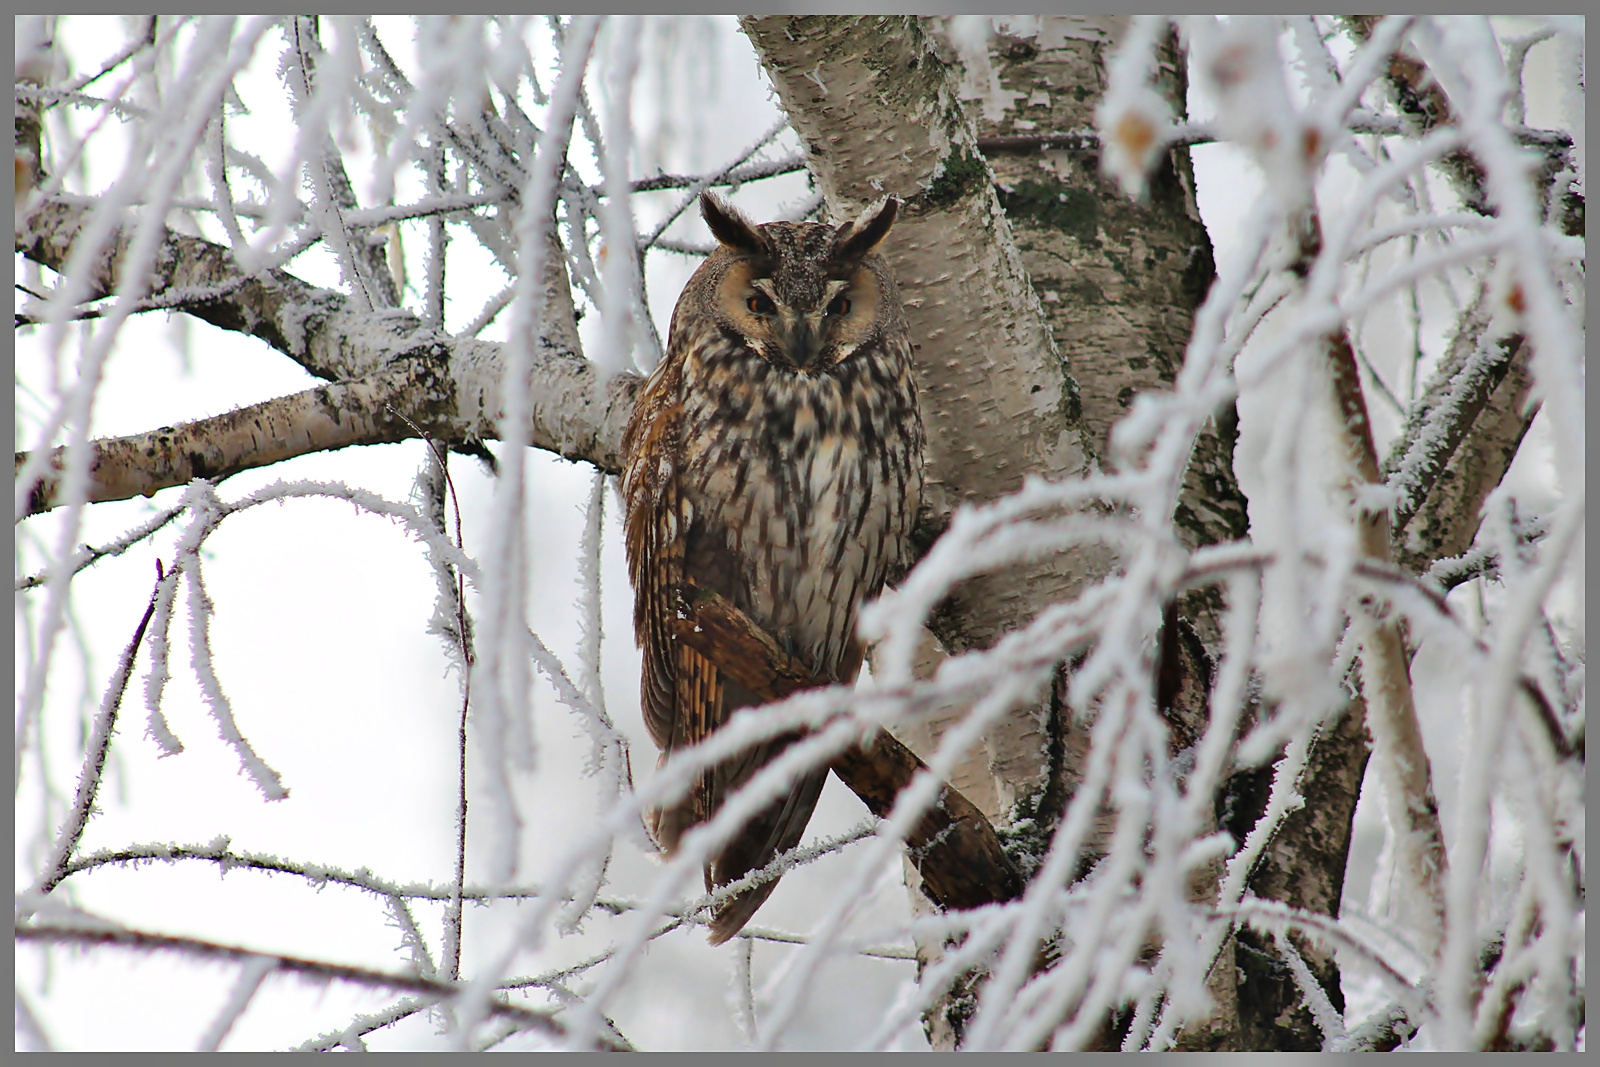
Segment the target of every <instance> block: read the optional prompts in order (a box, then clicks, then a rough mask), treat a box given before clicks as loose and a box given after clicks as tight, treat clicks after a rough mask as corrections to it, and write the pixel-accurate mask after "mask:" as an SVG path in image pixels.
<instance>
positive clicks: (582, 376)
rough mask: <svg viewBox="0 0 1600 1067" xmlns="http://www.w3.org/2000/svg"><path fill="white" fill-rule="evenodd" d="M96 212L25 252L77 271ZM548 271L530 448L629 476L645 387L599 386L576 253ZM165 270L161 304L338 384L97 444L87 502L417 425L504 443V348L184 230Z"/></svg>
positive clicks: (43, 210) (61, 219)
mask: <svg viewBox="0 0 1600 1067" xmlns="http://www.w3.org/2000/svg"><path fill="white" fill-rule="evenodd" d="M89 211H90V209H89V207H87V206H86V205H84V204H78V203H59V202H48V203H45V204H42V205H40V206H39V207H38V208H37V209H36V210H34V211H33V212H32V213H31V214H30V216H29V218H28V219H27V220H26V221H25V224H24V226H23V227H21V228H20V229H19V230H18V232H17V250H18V251H19V252H22V253H23V254H24V255H26V256H27V257H28V258H29V259H32V260H34V261H35V262H38V263H41V264H43V265H44V266H47V267H50V268H51V269H52V270H57V271H59V270H61V269H63V268H65V266H66V264H67V260H68V258H69V257H70V255H71V247H72V244H73V242H74V241H75V240H77V239H78V237H79V236H80V235H81V233H82V231H83V228H84V226H85V224H86V223H87V221H88V218H89ZM131 238H132V233H131V229H129V228H127V227H124V228H122V229H119V230H118V231H116V232H115V233H114V234H113V236H112V238H111V240H109V241H108V242H107V243H106V247H105V248H103V249H102V250H101V251H100V253H99V254H98V255H97V256H95V257H94V259H93V260H92V261H91V263H90V264H89V266H88V268H87V275H88V281H89V286H90V290H91V295H94V296H96V297H99V296H105V295H108V294H110V293H112V292H114V291H115V290H116V288H117V286H118V285H119V284H120V283H121V281H122V265H123V258H124V256H125V255H126V252H127V248H128V245H129V243H130V241H131ZM548 259H549V261H550V264H551V275H550V276H549V277H548V278H547V279H546V281H547V284H546V286H545V294H544V308H543V311H542V313H541V315H540V319H539V322H540V336H539V337H538V338H537V339H536V342H535V344H534V345H533V352H532V359H531V361H530V381H529V385H530V396H531V405H530V407H531V410H530V425H529V428H528V432H529V440H530V442H531V443H532V444H533V446H534V447H536V448H542V449H545V450H547V451H551V452H555V453H557V454H559V455H561V456H564V457H566V458H567V459H572V460H584V461H587V462H590V463H593V464H594V465H595V466H597V467H599V468H600V469H602V470H605V471H608V472H614V471H617V470H619V469H620V468H621V465H622V459H621V448H622V429H623V426H624V425H625V424H626V422H627V419H628V414H629V413H630V412H631V411H632V409H633V398H634V394H635V393H636V392H637V390H638V387H639V384H640V379H639V378H638V377H637V376H635V375H631V374H623V375H618V376H616V377H614V378H612V379H611V380H610V381H609V382H607V383H606V384H605V386H604V388H601V387H599V385H598V382H597V378H596V375H595V371H594V367H593V365H592V364H590V363H589V361H588V360H586V359H584V358H583V356H582V355H581V354H580V352H581V348H580V346H579V342H578V337H577V333H576V319H575V316H574V313H573V309H572V298H571V292H570V289H569V288H568V285H567V280H566V276H565V272H564V270H563V269H562V268H561V264H562V263H563V262H564V257H562V256H551V257H548ZM155 262H156V263H157V264H159V268H158V270H159V276H158V277H154V278H152V279H150V284H149V286H148V288H149V290H150V291H151V292H159V293H163V294H165V295H166V296H167V297H169V298H173V299H174V306H176V307H178V308H180V309H181V310H184V311H186V312H188V313H190V314H193V315H195V316H197V317H198V318H201V319H204V320H205V321H207V322H210V323H212V324H213V325H215V326H218V327H220V328H222V329H226V330H232V331H235V332H240V333H247V334H250V335H252V336H255V337H259V338H260V339H261V340H263V341H265V342H266V343H267V344H269V345H271V346H272V347H273V348H275V349H277V350H278V351H280V352H283V353H284V354H285V355H288V356H289V357H290V358H291V359H294V360H295V361H296V362H297V363H299V364H300V365H301V366H302V367H303V368H305V369H306V370H307V371H308V372H310V373H311V374H313V375H316V376H317V377H322V378H327V379H330V380H331V381H332V382H333V384H330V385H327V386H322V387H319V388H316V389H311V390H307V391H305V392H303V393H298V394H294V395H292V396H287V397H278V398H275V399H273V400H268V401H264V402H262V403H260V404H255V405H251V406H249V407H246V408H242V409H240V410H238V411H234V412H230V413H228V414H226V415H220V416H216V417H214V418H208V419H201V420H197V421H195V422H192V423H188V424H185V425H181V426H176V427H161V428H158V429H155V430H152V431H150V432H148V433H143V434H137V435H133V436H131V437H124V438H113V439H105V440H99V441H95V442H93V443H92V448H93V455H92V456H91V459H90V471H91V478H92V482H91V485H90V490H89V496H88V499H89V500H91V501H99V500H120V499H126V498H128V497H132V496H138V495H141V494H143V495H148V494H150V493H153V492H155V491H157V490H158V489H163V488H166V487H169V486H173V485H182V484H184V483H186V482H188V481H189V480H191V479H193V478H221V477H226V476H227V475H229V474H233V473H237V472H238V471H241V470H247V469H250V468H254V467H261V466H265V465H267V464H271V463H278V462H281V461H283V460H285V459H289V458H292V457H294V456H298V455H304V454H307V453H310V452H316V451H323V450H327V449H332V448H345V447H348V446H350V445H358V444H381V443H387V442H393V441H400V440H405V439H407V438H410V437H414V436H416V432H415V431H414V430H412V429H411V428H410V427H409V425H408V424H407V422H406V419H409V420H410V421H411V422H414V423H416V424H417V425H418V426H420V427H421V428H422V430H423V431H424V432H425V433H428V434H430V435H432V436H435V437H437V438H439V439H443V440H458V441H478V440H485V439H491V440H492V439H495V438H497V437H498V436H499V433H500V426H499V420H500V418H501V414H502V412H501V408H500V384H501V377H502V349H503V346H502V345H501V344H498V343H496V342H492V341H481V340H477V339H475V338H472V337H459V336H451V335H448V334H444V333H441V332H439V331H436V330H433V329H430V328H428V327H427V326H426V325H425V324H424V323H422V322H421V320H419V319H417V318H416V317H415V316H414V315H411V314H410V313H409V312H406V311H398V310H396V311H385V312H380V313H373V312H360V311H357V310H355V309H354V308H353V307H352V306H351V304H350V301H349V300H348V299H347V298H346V297H344V296H343V295H342V294H340V293H336V292H333V291H331V290H327V289H318V288H316V287H314V286H311V285H307V284H306V283H305V282H303V281H301V280H299V279H298V278H296V277H294V276H293V275H292V274H289V273H288V272H286V271H282V270H268V271H261V272H258V273H257V274H255V275H251V274H249V273H247V272H245V271H244V270H243V269H242V268H240V266H239V265H238V263H237V261H236V260H235V259H234V256H233V253H232V251H231V250H230V249H227V248H225V247H223V246H221V245H217V244H213V243H211V242H209V241H205V240H202V239H200V238H197V237H189V236H186V235H183V234H178V233H174V232H172V231H171V230H168V231H166V233H165V234H164V235H163V247H162V249H161V251H160V252H159V253H158V255H157V256H156V259H155ZM396 413H398V414H396ZM400 415H404V416H405V418H400V417H399V416H400ZM27 458H28V454H27V453H16V455H15V461H16V464H15V467H14V470H16V471H19V472H20V471H21V469H22V466H23V464H24V463H25V462H26V461H27ZM63 459H64V457H63V456H62V455H61V454H60V453H59V452H58V453H56V454H53V455H52V456H51V457H50V462H49V465H48V470H47V471H45V472H44V473H43V476H42V478H41V479H40V480H38V481H37V482H36V483H35V485H34V487H33V489H32V492H31V507H30V514H36V513H38V512H40V511H44V510H48V509H49V508H51V507H54V506H55V505H56V504H57V503H59V499H58V488H59V473H60V471H61V470H62V466H63Z"/></svg>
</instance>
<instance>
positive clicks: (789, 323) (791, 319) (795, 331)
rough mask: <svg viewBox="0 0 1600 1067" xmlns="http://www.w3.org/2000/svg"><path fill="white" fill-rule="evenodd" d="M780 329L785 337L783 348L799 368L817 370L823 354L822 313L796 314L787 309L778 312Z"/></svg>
mask: <svg viewBox="0 0 1600 1067" xmlns="http://www.w3.org/2000/svg"><path fill="white" fill-rule="evenodd" d="M778 331H779V333H780V334H781V335H782V338H783V349H784V351H785V352H787V353H788V354H789V358H790V359H792V360H794V365H795V367H796V368H797V369H799V370H804V371H811V370H816V369H817V368H818V366H819V364H820V362H821V355H822V322H821V316H820V315H816V316H813V315H806V314H803V313H802V314H795V313H793V312H789V311H787V309H783V310H780V311H779V312H778Z"/></svg>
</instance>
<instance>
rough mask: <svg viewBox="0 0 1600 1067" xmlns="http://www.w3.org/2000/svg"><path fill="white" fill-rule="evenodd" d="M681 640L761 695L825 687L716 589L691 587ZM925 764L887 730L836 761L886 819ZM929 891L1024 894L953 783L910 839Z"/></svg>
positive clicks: (976, 902) (970, 904) (956, 899)
mask: <svg viewBox="0 0 1600 1067" xmlns="http://www.w3.org/2000/svg"><path fill="white" fill-rule="evenodd" d="M672 633H673V636H674V638H675V639H677V640H679V641H682V642H683V643H684V644H686V645H688V646H689V647H690V648H693V649H694V650H695V651H696V652H699V653H700V654H701V655H702V656H705V657H706V658H707V659H709V660H710V661H711V662H712V663H714V664H715V665H716V667H717V669H718V670H720V671H722V672H723V673H724V674H726V675H727V676H728V677H729V678H731V679H733V680H734V681H736V682H738V683H739V684H740V685H742V686H744V687H745V688H746V689H749V690H750V691H751V692H752V693H754V694H756V696H758V697H761V698H762V699H763V700H781V699H783V698H784V697H786V696H789V695H790V694H791V693H795V692H798V691H799V690H802V689H807V688H811V687H813V686H816V685H819V684H827V683H826V682H825V681H823V680H819V679H818V678H817V677H816V676H815V675H814V674H813V673H812V672H811V669H810V668H809V667H808V666H806V665H805V664H804V663H802V662H801V661H800V660H798V659H797V658H795V657H793V656H790V655H789V654H788V653H786V652H784V650H783V649H782V648H781V647H780V646H779V645H778V643H777V642H776V641H775V640H773V638H772V636H771V635H770V634H768V633H766V632H765V631H764V630H762V629H761V628H760V627H759V626H757V625H756V624H755V623H754V622H753V621H752V620H751V619H750V617H749V616H748V615H746V614H745V613H744V612H742V611H740V610H739V609H738V608H737V607H735V606H734V605H733V604H732V603H730V602H729V601H728V600H726V599H724V598H723V597H721V596H718V595H717V594H716V593H713V592H711V591H710V590H705V589H695V588H692V587H691V588H689V589H686V590H684V591H683V595H682V596H681V597H680V600H679V610H678V615H677V617H676V618H675V619H674V620H673V622H672ZM926 770H927V765H926V764H925V763H923V762H922V761H921V760H920V759H918V758H917V756H916V755H915V754H914V753H913V752H912V751H911V750H910V749H908V748H906V747H905V746H904V745H902V744H901V743H900V742H899V741H896V740H895V739H894V738H893V737H892V736H890V735H889V734H888V733H887V732H886V731H882V730H880V731H878V732H877V734H876V736H874V737H873V738H871V739H870V740H867V741H863V742H862V743H861V744H859V745H856V746H854V747H852V748H851V749H849V750H848V751H846V752H845V753H844V754H842V755H841V756H839V757H838V758H837V759H835V760H834V762H833V773H834V774H836V775H838V776H839V780H840V781H842V782H843V783H844V784H845V785H847V786H849V787H850V789H851V791H852V792H854V793H855V794H856V796H858V797H860V798H861V799H862V801H863V802H865V803H866V805H867V807H868V808H869V809H871V811H872V813H873V814H874V815H877V816H878V817H880V818H885V817H887V816H888V815H889V812H890V810H891V809H892V808H893V807H894V802H895V799H896V798H897V797H898V796H899V795H900V792H901V790H903V789H905V788H906V787H907V786H909V785H910V784H911V780H912V779H913V778H915V777H916V776H917V774H919V773H922V772H924V771H926ZM906 846H907V848H908V849H909V850H910V853H911V857H912V864H913V865H914V866H915V867H916V868H917V870H918V871H919V873H920V874H921V875H922V888H923V892H925V893H926V894H927V895H928V898H929V899H930V900H932V901H933V902H934V903H935V904H937V905H939V907H940V908H942V909H945V910H950V909H965V908H976V907H979V906H981V905H984V904H994V903H998V902H1001V901H1006V900H1014V899H1016V898H1017V897H1019V896H1021V895H1022V888H1023V887H1022V878H1021V876H1020V875H1019V874H1018V873H1017V870H1016V868H1015V867H1014V866H1012V864H1011V860H1010V858H1009V857H1008V856H1007V855H1006V853H1005V850H1004V849H1003V848H1001V846H1000V839H999V837H998V836H996V834H995V832H994V827H993V826H991V825H990V823H989V820H988V819H987V818H985V817H984V814H983V812H981V811H979V810H978V808H977V807H976V806H975V805H974V804H973V803H972V802H971V801H969V800H968V799H967V798H966V797H964V796H962V795H961V794H960V793H959V792H957V791H956V790H955V789H953V788H951V787H950V786H949V785H944V786H943V787H941V789H940V792H939V799H938V801H937V802H936V803H935V804H934V805H933V806H932V807H931V808H929V809H928V811H927V813H926V814H925V815H924V816H923V817H922V820H921V821H920V822H918V823H917V825H916V827H915V829H913V830H912V832H911V833H910V834H909V835H908V836H907V838H906Z"/></svg>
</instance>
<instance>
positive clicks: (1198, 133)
mask: <svg viewBox="0 0 1600 1067" xmlns="http://www.w3.org/2000/svg"><path fill="white" fill-rule="evenodd" d="M1345 129H1347V130H1349V131H1350V132H1351V133H1363V134H1376V135H1378V136H1384V137H1399V136H1407V135H1410V134H1411V133H1412V131H1411V130H1410V129H1408V128H1407V126H1406V125H1405V124H1404V123H1402V122H1401V121H1400V120H1399V119H1398V118H1396V117H1394V116H1392V115H1379V114H1375V113H1373V112H1370V111H1358V112H1355V113H1354V114H1352V115H1351V116H1350V119H1349V121H1348V122H1346V123H1345ZM1511 133H1512V136H1514V137H1516V138H1517V140H1518V141H1520V142H1521V143H1522V144H1525V145H1528V146H1529V147H1532V148H1539V149H1542V150H1544V151H1549V152H1566V151H1568V150H1570V149H1571V148H1572V138H1571V137H1569V136H1567V135H1566V134H1565V133H1563V132H1561V131H1560V130H1536V129H1532V128H1530V127H1527V126H1521V127H1518V128H1516V129H1514V130H1512V131H1511ZM1224 140H1226V138H1224V137H1223V136H1222V135H1221V134H1220V133H1219V132H1218V131H1217V128H1216V127H1215V126H1214V125H1212V124H1211V123H1209V122H1180V123H1176V124H1175V125H1173V126H1172V127H1170V128H1169V129H1168V130H1167V131H1166V133H1165V135H1164V136H1163V137H1162V141H1163V143H1164V144H1165V145H1166V147H1168V148H1192V147H1193V146H1195V145H1203V144H1215V143H1217V142H1220V141H1224ZM977 143H978V151H980V152H982V153H983V154H984V155H991V154H994V153H997V152H1041V151H1046V150H1050V149H1066V150H1067V151H1072V152H1098V151H1099V150H1100V137H1099V135H1098V134H1097V133H1096V132H1095V131H1094V130H1088V129H1084V130H1062V131H1056V132H1052V133H1029V134H1008V135H1005V136H995V137H979V138H978V142H977Z"/></svg>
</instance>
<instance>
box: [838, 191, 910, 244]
mask: <svg viewBox="0 0 1600 1067" xmlns="http://www.w3.org/2000/svg"><path fill="white" fill-rule="evenodd" d="M899 210H900V201H898V200H896V199H895V198H894V197H892V196H891V197H887V198H886V199H884V200H883V201H881V202H880V203H877V204H873V205H871V206H869V207H868V208H867V209H866V210H865V211H863V212H862V213H861V215H860V216H859V217H858V218H857V219H856V220H855V221H854V222H847V223H845V224H844V225H843V226H840V227H839V231H838V233H836V234H835V235H834V238H833V254H834V256H835V257H836V258H838V259H843V260H854V259H860V258H861V257H862V256H864V255H866V254H867V253H868V252H870V251H872V250H873V249H874V248H876V247H878V244H879V243H880V242H881V241H882V240H883V239H884V238H885V237H887V236H888V234H889V227H891V226H893V225H894V217H895V214H896V213H897V212H898V211H899Z"/></svg>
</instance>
